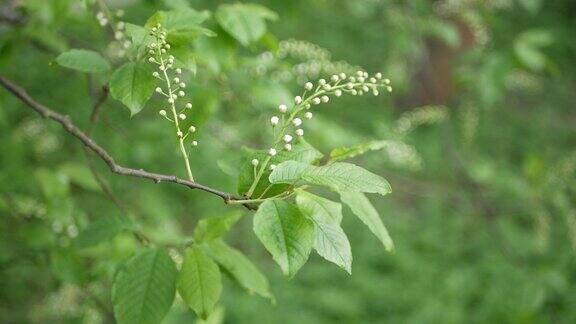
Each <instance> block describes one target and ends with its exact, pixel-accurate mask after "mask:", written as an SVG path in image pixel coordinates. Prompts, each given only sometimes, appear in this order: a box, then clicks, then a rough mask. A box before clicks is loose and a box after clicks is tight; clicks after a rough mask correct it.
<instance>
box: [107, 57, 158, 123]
mask: <svg viewBox="0 0 576 324" xmlns="http://www.w3.org/2000/svg"><path fill="white" fill-rule="evenodd" d="M155 85H156V81H155V80H154V77H153V76H152V71H151V70H150V68H149V66H148V65H147V64H146V63H145V62H137V63H134V62H128V63H126V64H124V65H122V66H121V67H119V68H118V69H117V70H116V71H115V72H114V74H112V77H111V79H110V93H111V94H112V97H114V99H116V100H120V101H121V102H122V103H123V104H124V105H126V107H128V109H130V114H131V115H132V116H134V115H135V114H137V113H139V112H140V111H141V110H142V108H144V105H145V104H146V102H147V101H148V99H150V97H151V96H152V94H153V93H154V88H155Z"/></svg>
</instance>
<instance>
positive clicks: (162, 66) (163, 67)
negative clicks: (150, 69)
mask: <svg viewBox="0 0 576 324" xmlns="http://www.w3.org/2000/svg"><path fill="white" fill-rule="evenodd" d="M158 69H160V71H164V70H166V67H165V66H164V65H160V66H159V67H158Z"/></svg>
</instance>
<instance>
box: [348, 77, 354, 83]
mask: <svg viewBox="0 0 576 324" xmlns="http://www.w3.org/2000/svg"><path fill="white" fill-rule="evenodd" d="M348 80H350V82H356V78H355V77H353V76H351V77H349V78H348Z"/></svg>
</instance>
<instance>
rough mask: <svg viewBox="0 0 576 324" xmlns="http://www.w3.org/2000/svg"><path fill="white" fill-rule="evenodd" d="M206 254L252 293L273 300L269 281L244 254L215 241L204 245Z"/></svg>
mask: <svg viewBox="0 0 576 324" xmlns="http://www.w3.org/2000/svg"><path fill="white" fill-rule="evenodd" d="M204 248H205V250H206V253H208V255H209V256H210V257H211V258H212V259H214V260H215V261H216V262H217V263H218V264H220V266H222V267H223V268H224V269H226V271H228V273H230V275H231V276H232V277H233V278H234V279H235V280H236V281H237V282H238V284H240V286H242V287H243V288H244V289H246V290H248V292H250V293H257V294H258V295H260V296H262V297H264V298H268V299H273V297H272V294H271V293H270V287H269V285H268V279H266V277H265V276H264V275H263V274H262V273H261V272H260V270H258V268H256V266H255V265H254V264H253V263H252V262H251V261H250V260H249V259H248V258H247V257H246V256H244V254H242V252H240V251H238V250H236V249H234V248H232V247H230V246H229V245H228V244H226V243H225V242H224V241H222V240H213V241H210V242H208V243H206V244H205V245H204Z"/></svg>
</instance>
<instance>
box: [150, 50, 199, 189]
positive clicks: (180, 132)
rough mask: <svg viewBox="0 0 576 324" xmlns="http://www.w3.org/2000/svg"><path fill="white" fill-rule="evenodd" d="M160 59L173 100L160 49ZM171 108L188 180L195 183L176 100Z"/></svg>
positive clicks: (171, 103) (171, 104)
mask: <svg viewBox="0 0 576 324" xmlns="http://www.w3.org/2000/svg"><path fill="white" fill-rule="evenodd" d="M158 58H159V59H160V66H163V67H164V69H163V70H162V73H163V74H164V80H165V81H166V86H167V87H168V99H171V98H172V82H171V81H170V78H169V77H168V73H166V70H167V67H166V65H165V64H164V58H163V57H162V52H161V50H160V48H158ZM170 108H171V110H172V115H173V117H174V125H175V126H176V134H179V135H178V142H179V143H180V152H181V153H182V157H183V158H184V164H185V165H186V173H187V174H188V179H190V181H194V176H192V169H191V168H190V160H189V159H188V153H187V152H186V147H185V146H184V136H183V135H182V134H183V133H182V130H181V129H180V124H179V123H178V112H177V111H176V103H175V101H174V100H170Z"/></svg>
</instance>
